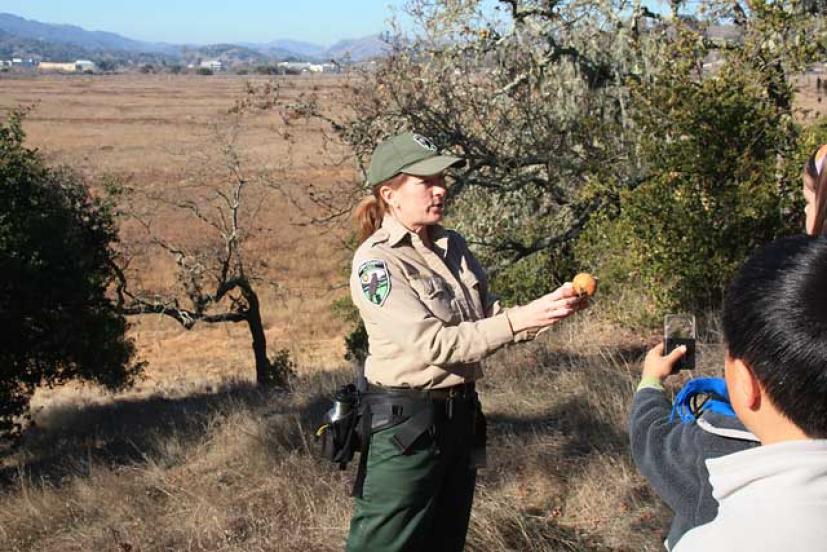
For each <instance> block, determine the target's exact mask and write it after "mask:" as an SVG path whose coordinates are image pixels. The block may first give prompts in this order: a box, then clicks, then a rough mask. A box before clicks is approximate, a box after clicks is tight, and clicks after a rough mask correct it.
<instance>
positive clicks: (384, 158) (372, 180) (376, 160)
mask: <svg viewBox="0 0 827 552" xmlns="http://www.w3.org/2000/svg"><path fill="white" fill-rule="evenodd" d="M464 164H465V159H463V158H461V157H453V156H450V155H440V154H439V150H437V147H436V145H434V143H433V142H431V141H430V140H428V139H427V138H425V137H424V136H421V135H419V134H416V133H413V132H406V133H404V134H397V135H396V136H392V137H391V138H388V139H387V140H385V141H384V142H382V143H381V144H379V145H378V146H376V149H375V150H373V157H371V160H370V166H369V167H368V181H367V184H368V186H370V187H373V186H376V185H377V184H379V183H380V182H384V181H385V180H387V179H389V178H393V177H394V176H396V175H397V174H399V173H405V174H411V175H413V176H431V175H432V174H439V173H441V172H442V171H444V170H445V169H447V168H448V167H461V166H462V165H464Z"/></svg>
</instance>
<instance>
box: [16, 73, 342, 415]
mask: <svg viewBox="0 0 827 552" xmlns="http://www.w3.org/2000/svg"><path fill="white" fill-rule="evenodd" d="M263 80H264V79H261V78H259V79H256V78H255V77H252V78H246V77H233V76H227V77H211V78H204V77H197V76H155V75H140V76H134V75H133V76H127V75H123V76H105V77H100V76H94V77H90V76H75V77H71V76H49V77H36V78H26V79H9V78H6V79H3V80H2V86H0V109H2V108H12V107H15V106H17V105H29V104H33V105H34V106H35V109H34V111H33V112H31V113H30V114H29V116H28V117H27V119H26V122H25V129H26V131H27V133H28V142H29V144H31V145H34V146H36V147H38V148H39V149H40V150H41V151H42V152H43V154H44V155H45V156H46V158H47V160H48V161H49V162H50V163H66V164H69V165H71V166H72V167H74V168H76V169H78V170H79V171H81V172H82V173H83V174H85V175H87V176H88V177H89V179H90V181H94V180H95V179H96V178H98V177H99V176H100V175H103V174H110V175H114V176H117V177H118V178H120V179H123V180H125V181H127V182H129V184H130V185H131V186H133V187H135V188H136V189H139V190H143V191H146V192H160V191H163V190H170V189H173V190H178V189H182V188H183V186H186V185H191V183H192V181H194V180H195V181H197V182H199V183H203V182H205V181H208V180H209V179H210V178H215V176H214V175H211V174H210V170H211V169H212V167H209V166H207V165H205V163H204V157H205V155H209V154H210V153H213V152H214V150H215V145H216V144H215V142H216V140H215V135H214V131H213V125H214V124H215V123H216V122H217V121H220V120H222V119H224V118H225V117H226V115H227V111H228V109H229V108H230V107H232V106H233V105H234V103H235V101H236V100H238V99H240V98H242V97H243V95H244V90H245V85H246V83H247V82H248V81H252V82H254V83H255V82H258V83H261V82H263ZM276 82H278V83H279V86H280V95H281V97H282V98H284V99H285V100H291V99H296V98H297V97H298V96H299V95H300V94H303V93H314V94H316V95H317V96H318V97H319V98H320V100H321V103H322V105H323V106H330V107H331V108H333V107H335V106H336V105H338V104H337V102H340V101H341V94H342V90H343V81H342V80H341V79H336V78H326V77H316V78H303V77H292V78H289V79H279V80H277V81H276ZM319 130H320V128H319V126H318V125H314V124H311V123H306V122H302V121H299V120H297V121H292V122H291V123H290V126H289V127H288V123H287V122H285V120H284V119H283V118H282V117H280V116H279V114H278V113H276V112H273V111H269V112H262V113H258V114H253V115H251V116H250V117H248V118H247V119H245V122H244V126H243V129H242V133H241V134H240V137H239V143H238V150H239V152H240V153H241V154H242V155H243V161H244V167H245V169H246V170H247V172H248V173H250V174H264V175H266V176H268V177H269V178H271V179H273V180H274V181H276V182H278V183H279V184H280V185H281V186H282V187H283V188H286V189H288V190H291V191H293V192H294V193H296V192H301V191H302V190H303V187H304V186H306V185H307V183H308V182H313V183H314V184H315V185H317V186H321V187H326V186H328V187H329V186H334V185H336V184H337V183H342V182H347V181H350V180H352V179H353V178H354V177H355V170H354V166H353V164H352V163H344V164H343V163H341V158H340V156H339V154H340V153H341V152H335V151H333V152H331V151H328V150H326V149H325V142H324V139H323V136H322V133H321V132H319ZM285 133H289V136H290V138H289V139H285ZM217 161H219V162H220V159H218V160H217ZM182 193H184V192H182ZM249 200H250V201H249V205H251V206H253V205H256V204H257V203H258V202H259V201H261V202H262V208H261V210H260V211H259V215H258V217H257V224H258V225H259V226H260V230H259V232H258V233H257V234H256V235H255V236H254V237H253V238H252V239H251V240H250V241H249V243H248V245H249V248H248V250H247V251H248V254H249V258H250V259H261V260H262V261H264V262H265V263H266V265H267V266H266V268H265V269H264V270H263V271H261V276H262V278H263V279H264V280H265V281H267V282H274V283H276V284H277V285H278V289H276V288H274V287H272V286H269V285H262V286H261V287H260V289H259V292H260V295H261V300H262V307H263V313H262V314H263V318H264V324H265V330H266V335H267V338H268V342H269V344H270V350H271V351H275V350H278V349H281V348H287V349H289V350H290V351H291V353H292V355H293V357H294V358H295V359H297V360H298V361H299V365H300V366H301V367H302V368H304V367H312V368H318V367H321V366H326V367H336V366H339V367H341V366H342V365H343V360H342V355H343V352H344V351H343V341H342V336H343V334H344V332H345V330H346V328H345V326H344V324H343V323H342V322H341V321H339V320H337V319H336V318H335V317H333V316H332V315H331V313H330V305H331V303H332V302H333V301H334V300H335V299H336V298H338V297H341V296H342V295H344V294H345V293H346V290H345V286H344V285H343V278H342V270H343V266H345V264H346V262H347V257H348V252H347V250H346V248H344V247H343V246H342V242H341V240H342V238H343V237H344V236H345V235H346V231H347V229H346V228H343V227H342V226H338V227H334V228H332V229H324V232H323V231H322V230H321V229H316V228H308V227H306V226H300V225H299V223H301V222H303V221H305V220H306V216H304V215H303V214H302V213H300V212H298V211H296V209H295V208H294V207H293V206H292V205H291V204H290V203H289V202H288V201H286V199H285V197H284V196H283V195H282V194H279V193H275V192H272V193H267V194H264V193H259V194H258V195H255V196H251V197H249ZM153 227H154V228H155V229H156V230H157V231H158V233H159V234H161V235H162V236H163V237H164V238H165V239H167V240H169V241H172V242H175V243H183V244H185V245H194V244H196V243H197V241H196V240H197V239H198V238H199V237H200V236H202V234H200V231H199V230H195V231H194V229H195V228H196V227H195V226H192V225H190V223H184V224H182V222H181V217H180V214H179V213H173V212H161V211H159V212H157V213H155V216H154V220H153ZM122 234H123V239H124V241H125V242H126V243H130V244H138V246H137V247H138V252H139V253H141V252H146V251H144V250H143V249H142V245H141V243H142V242H141V241H140V240H141V237H142V236H141V235H140V231H139V230H138V229H137V227H136V225H134V224H133V225H130V224H129V223H126V224H124V226H123V229H122ZM133 266H136V267H138V268H139V269H141V271H142V273H143V274H142V279H143V281H144V283H145V284H148V285H150V286H155V287H161V288H163V287H164V286H168V285H169V284H170V283H171V281H172V279H173V276H174V274H173V271H174V265H172V264H171V263H170V261H169V260H168V259H167V258H165V257H163V256H161V255H157V254H154V253H153V254H150V255H149V256H144V257H143V258H141V259H139V262H136V263H135V264H133ZM133 321H134V328H133V330H132V336H133V337H134V338H135V340H136V342H137V345H138V350H139V352H140V355H141V357H142V358H144V359H145V360H148V361H149V369H148V371H147V377H148V382H145V384H144V387H145V388H150V387H152V386H153V385H161V386H165V385H168V384H169V382H170V381H178V380H189V379H192V378H193V377H195V378H196V379H203V378H208V379H219V380H220V379H222V378H226V377H238V378H252V377H253V374H254V370H253V364H254V363H253V358H252V352H251V351H250V346H249V342H250V337H249V332H247V330H246V329H245V327H243V326H231V325H221V326H212V327H209V326H196V328H195V329H194V330H193V331H190V332H186V331H184V330H182V328H181V327H180V326H179V325H178V324H177V323H175V322H174V321H172V320H169V319H164V318H158V317H142V318H139V319H133ZM49 397H51V393H46V397H45V398H49ZM45 398H44V400H45ZM38 400H41V399H40V398H38Z"/></svg>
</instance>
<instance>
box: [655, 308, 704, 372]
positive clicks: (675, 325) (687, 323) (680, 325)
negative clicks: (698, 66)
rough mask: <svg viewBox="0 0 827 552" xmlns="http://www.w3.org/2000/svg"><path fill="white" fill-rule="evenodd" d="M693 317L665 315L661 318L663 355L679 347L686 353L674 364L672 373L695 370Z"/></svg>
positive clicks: (695, 335) (689, 315)
mask: <svg viewBox="0 0 827 552" xmlns="http://www.w3.org/2000/svg"><path fill="white" fill-rule="evenodd" d="M696 337H697V334H696V332H695V316H694V315H692V314H667V315H666V316H665V317H664V318H663V354H664V355H668V354H669V353H671V352H672V351H674V350H675V349H676V348H677V347H680V346H681V345H686V353H685V354H684V355H683V356H682V357H681V358H680V360H678V362H676V363H675V365H674V366H673V368H672V373H673V374H674V373H676V372H678V371H679V370H694V369H695V338H696Z"/></svg>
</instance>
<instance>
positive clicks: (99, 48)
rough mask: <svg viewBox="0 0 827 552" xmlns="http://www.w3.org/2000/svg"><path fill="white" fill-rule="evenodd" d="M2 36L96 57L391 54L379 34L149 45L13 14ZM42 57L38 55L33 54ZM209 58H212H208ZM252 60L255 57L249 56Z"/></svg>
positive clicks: (2, 17) (1, 47)
mask: <svg viewBox="0 0 827 552" xmlns="http://www.w3.org/2000/svg"><path fill="white" fill-rule="evenodd" d="M0 32H1V33H3V34H2V35H0V36H3V37H14V38H16V39H17V42H18V43H19V42H20V41H24V42H23V43H24V44H25V45H24V46H20V47H21V48H25V49H36V48H37V46H38V45H40V46H41V47H42V48H44V49H52V50H53V49H54V46H53V45H54V44H64V45H68V46H72V47H75V48H80V49H82V50H81V51H85V52H88V54H87V55H91V54H93V53H98V54H100V53H112V52H116V53H131V54H160V55H164V56H171V57H177V58H181V57H183V54H184V52H187V51H192V50H196V51H197V50H204V51H209V50H211V49H212V50H219V49H222V48H223V49H225V50H226V46H234V47H237V48H238V49H240V50H252V51H255V52H258V53H259V54H260V55H261V56H262V57H264V58H276V59H293V60H301V61H321V60H329V59H336V60H339V59H344V58H348V59H350V60H351V61H365V60H367V59H371V58H374V57H378V56H381V55H383V54H384V53H386V52H387V49H388V47H387V44H385V43H384V42H382V41H381V40H380V39H379V34H378V33H377V34H376V35H369V36H366V37H362V38H355V39H342V40H339V41H338V42H336V43H335V44H333V45H332V46H330V47H324V46H321V45H318V44H313V43H310V42H304V41H299V40H291V39H279V38H277V39H274V40H271V41H269V42H266V43H255V42H238V43H218V44H203V45H193V44H168V43H159V42H146V41H141V40H135V39H132V38H128V37H125V36H123V35H120V34H117V33H112V32H108V31H89V30H86V29H84V28H82V27H79V26H76V25H67V24H55V23H44V22H41V21H37V20H34V19H26V18H24V17H20V16H18V15H15V14H12V13H0ZM13 47H14V46H13V45H12V46H10V45H9V41H8V39H7V40H6V41H5V43H0V51H6V50H8V49H9V48H13ZM31 53H35V54H36V53H38V52H31ZM207 55H208V54H207ZM245 57H246V58H251V57H252V56H251V55H249V54H248V55H245Z"/></svg>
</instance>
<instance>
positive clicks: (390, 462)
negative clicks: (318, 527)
mask: <svg viewBox="0 0 827 552" xmlns="http://www.w3.org/2000/svg"><path fill="white" fill-rule="evenodd" d="M434 406H435V420H434V430H433V431H426V432H424V433H423V434H422V435H421V436H420V437H419V438H418V439H417V440H416V441H415V442H414V443H413V445H412V446H411V447H410V450H408V451H407V453H406V454H403V453H402V452H400V451H399V449H398V448H397V447H396V446H395V445H394V444H393V442H391V438H392V437H393V435H394V434H395V432H396V431H397V430H398V429H399V428H400V426H401V425H402V424H400V426H395V427H391V428H388V429H382V430H379V431H377V432H375V433H374V434H373V435H372V437H371V442H370V449H369V452H368V459H367V468H366V476H365V481H364V487H363V490H362V497H361V498H357V499H356V505H355V506H356V507H355V511H354V513H353V518H352V519H351V523H350V535H349V537H348V541H347V550H348V551H349V552H368V551H371V552H372V551H376V552H379V551H381V552H392V551H418V550H424V551H427V552H437V551H443V550H444V551H459V550H462V549H463V547H464V545H465V534H466V532H467V531H468V520H469V517H470V515H471V503H472V501H473V499H474V484H475V483H476V475H477V471H476V469H475V468H472V467H470V454H471V448H472V431H473V430H472V427H473V414H474V411H475V410H476V403H475V402H474V401H469V400H463V401H454V404H453V405H451V412H450V413H449V412H448V410H449V409H448V408H447V406H448V405H447V403H446V402H445V401H443V402H441V403H436V404H435V405H434ZM442 407H445V408H442ZM404 423H406V422H403V424H404Z"/></svg>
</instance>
